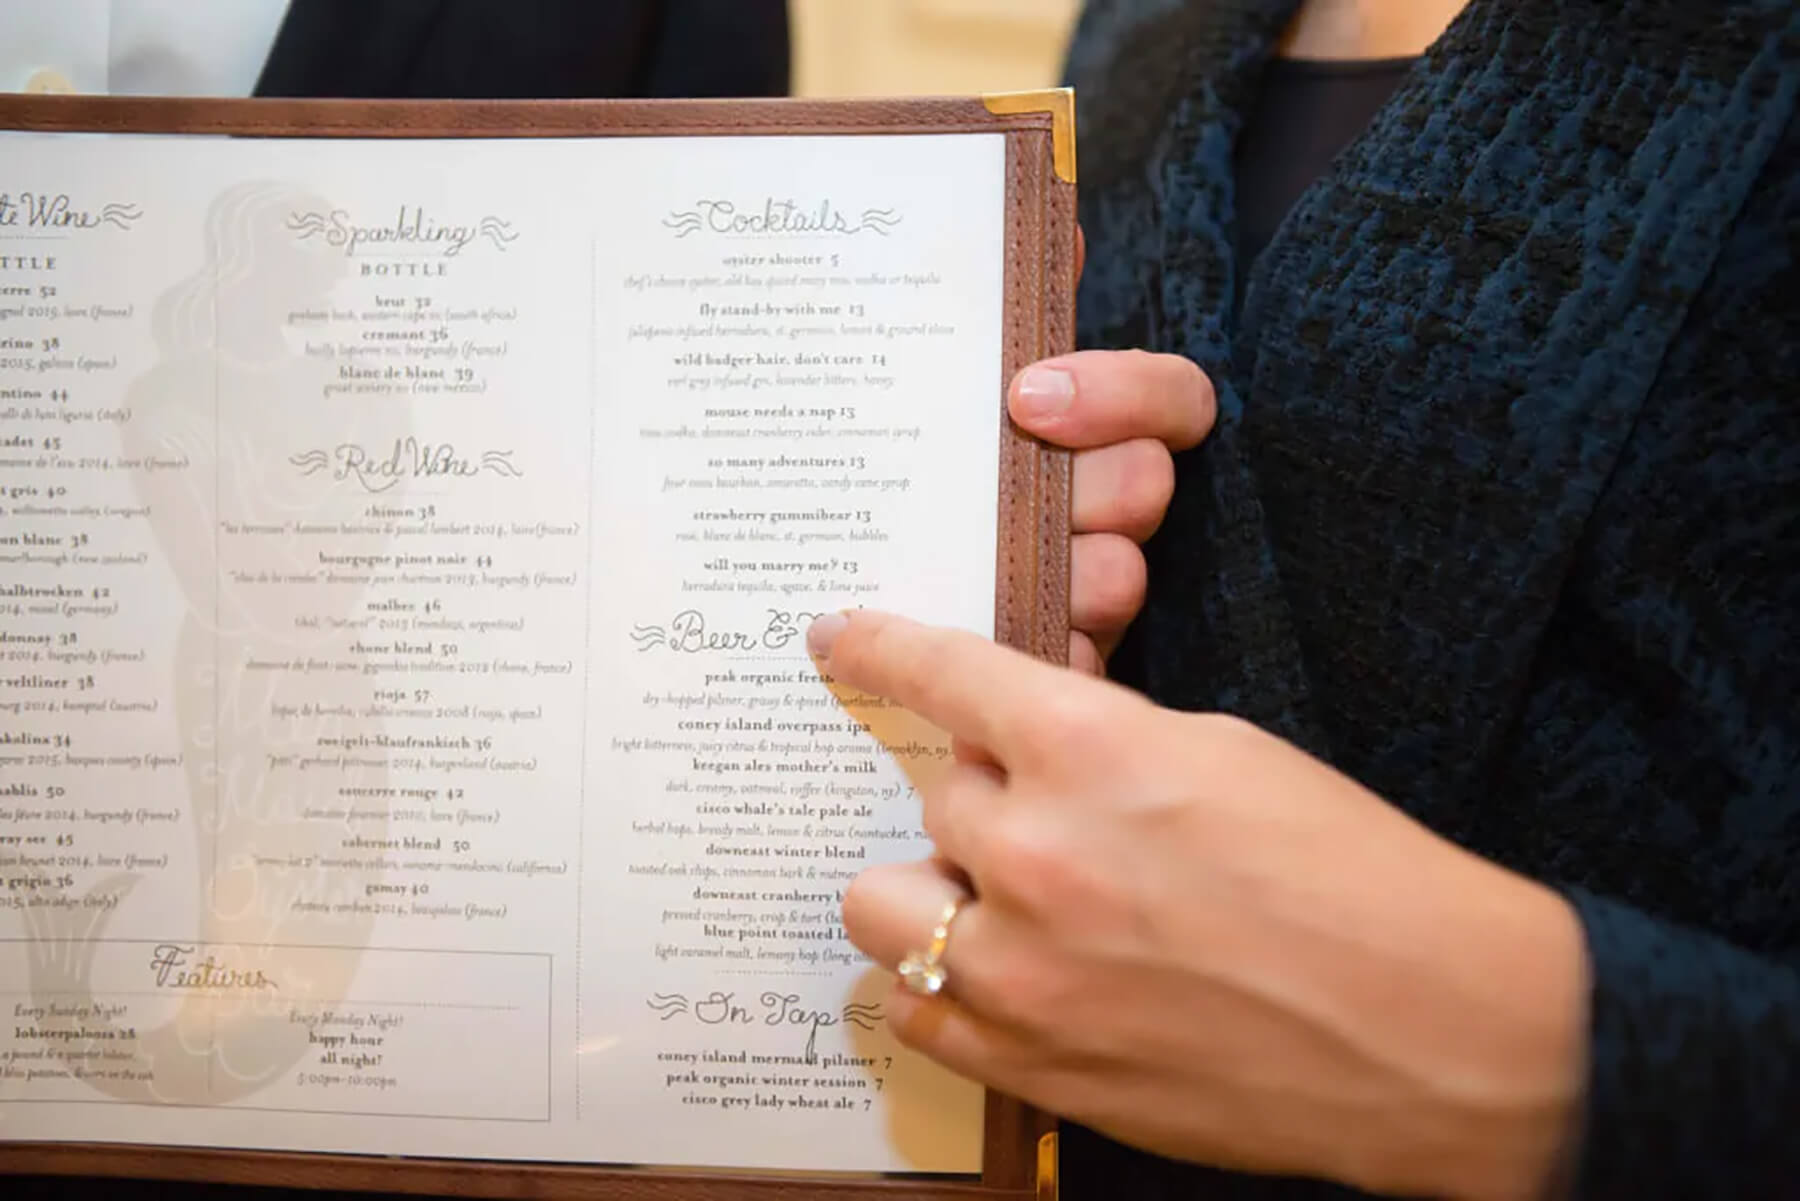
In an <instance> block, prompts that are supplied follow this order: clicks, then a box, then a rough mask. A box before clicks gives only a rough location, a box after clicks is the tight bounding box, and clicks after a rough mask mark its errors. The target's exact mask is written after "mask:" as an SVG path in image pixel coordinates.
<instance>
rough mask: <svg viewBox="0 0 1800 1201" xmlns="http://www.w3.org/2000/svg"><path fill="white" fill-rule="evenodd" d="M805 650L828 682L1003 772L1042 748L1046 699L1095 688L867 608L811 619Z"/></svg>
mask: <svg viewBox="0 0 1800 1201" xmlns="http://www.w3.org/2000/svg"><path fill="white" fill-rule="evenodd" d="M807 648H808V649H809V650H810V651H811V652H812V653H813V656H814V657H815V658H816V659H818V660H819V662H820V663H821V665H822V666H823V668H824V669H825V671H826V672H827V673H828V674H829V675H830V676H831V677H832V678H833V679H835V680H837V681H840V682H842V683H844V684H847V685H849V686H850V687H852V688H857V689H860V690H861V691H864V692H868V693H872V694H874V695H876V696H881V697H886V698H887V699H889V700H891V701H894V702H896V703H897V704H899V705H901V706H903V707H904V708H906V709H909V710H911V711H912V712H913V713H916V714H917V715H919V716H920V717H922V718H924V719H925V720H926V721H928V722H930V723H932V724H933V725H935V726H937V727H938V728H939V729H941V730H943V731H944V732H946V733H948V734H951V735H953V736H955V737H957V738H961V739H964V740H966V741H968V742H971V743H974V744H976V745H977V746H980V747H982V748H983V749H985V750H986V751H987V752H988V753H989V754H991V755H993V756H994V757H995V758H996V759H998V760H999V762H1000V765H1001V766H1002V767H1003V768H1010V767H1012V766H1014V765H1015V763H1017V762H1018V761H1019V760H1020V759H1021V758H1029V757H1031V756H1032V755H1033V753H1034V752H1036V751H1037V750H1038V749H1039V748H1043V747H1045V746H1046V738H1045V734H1046V733H1047V732H1048V731H1046V730H1045V728H1044V727H1045V725H1046V724H1047V723H1046V722H1045V721H1044V720H1042V719H1043V715H1044V714H1043V711H1044V709H1045V708H1046V705H1045V701H1046V698H1054V697H1056V696H1057V695H1058V694H1059V693H1064V692H1066V691H1067V690H1069V689H1079V688H1089V687H1095V686H1096V685H1095V684H1094V682H1093V681H1091V680H1088V679H1086V678H1085V677H1082V676H1078V675H1076V674H1075V673H1073V672H1070V671H1067V670H1065V669H1061V668H1057V667H1054V666H1052V665H1050V664H1048V663H1044V662H1041V661H1039V660H1036V659H1033V658H1031V657H1030V656H1028V655H1025V654H1022V653H1020V652H1018V651H1015V650H1011V649H1009V648H1007V647H1003V646H1000V645H998V644H997V643H994V642H992V641H990V640H988V639H986V638H983V637H981V636H979V635H977V634H971V633H968V632H967V631H963V630H952V629H945V628H942V627H938V626H926V625H921V624H919V623H918V622H915V621H910V620H908V619H906V618H903V617H896V616H893V615H891V614H887V613H873V612H869V611H867V610H858V611H856V612H855V613H851V614H838V613H834V614H828V615H826V616H824V617H821V618H819V619H818V620H817V621H815V622H814V623H813V625H812V628H811V629H810V630H809V631H808V632H807ZM1052 724H1053V723H1052ZM1053 737H1054V736H1052V738H1053Z"/></svg>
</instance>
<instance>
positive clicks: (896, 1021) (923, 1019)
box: [888, 1005, 938, 1051]
mask: <svg viewBox="0 0 1800 1201" xmlns="http://www.w3.org/2000/svg"><path fill="white" fill-rule="evenodd" d="M937 1021H938V1017H937V1015H936V1014H935V1013H933V1012H932V1010H931V1007H930V1006H927V1005H908V1006H906V1007H905V1008H904V1009H902V1010H901V1011H900V1012H898V1013H895V1014H893V1015H892V1016H891V1018H890V1020H889V1022H888V1027H889V1029H891V1030H892V1031H893V1032H894V1039H895V1041H896V1042H898V1043H899V1044H900V1045H901V1046H903V1047H905V1048H906V1049H907V1050H909V1051H926V1050H929V1049H930V1046H931V1031H932V1030H933V1028H934V1027H935V1026H936V1024H937Z"/></svg>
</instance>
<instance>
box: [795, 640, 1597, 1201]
mask: <svg viewBox="0 0 1800 1201" xmlns="http://www.w3.org/2000/svg"><path fill="white" fill-rule="evenodd" d="M809 643H810V645H811V647H812V650H813V653H814V654H815V656H816V657H817V658H818V659H819V662H820V665H821V668H822V670H823V671H824V672H825V673H826V675H827V676H828V677H830V678H831V679H832V680H833V682H834V686H835V687H837V688H838V689H839V690H840V691H842V692H846V693H848V694H852V695H853V694H856V693H859V692H861V693H870V694H876V695H879V696H882V697H886V698H889V699H890V700H891V701H893V702H895V703H898V704H899V705H902V706H904V707H906V708H908V709H911V710H912V711H914V712H915V713H917V714H919V715H920V716H921V717H923V718H925V719H926V720H929V721H931V722H933V723H935V724H936V725H938V726H939V727H940V728H942V729H944V730H947V731H948V732H949V733H951V734H952V735H954V736H955V737H956V739H957V742H958V763H957V765H956V766H955V767H953V768H952V769H951V770H950V771H948V772H947V773H946V774H945V775H944V776H943V777H942V778H941V780H940V781H938V782H937V783H935V784H934V785H932V786H931V787H929V788H928V789H927V791H926V792H925V793H924V794H923V801H924V824H925V828H926V830H927V831H928V833H929V834H930V836H931V838H932V840H933V842H934V843H935V846H936V850H937V852H938V855H939V856H940V858H939V859H936V860H933V861H930V862H927V863H921V864H912V865H897V866H891V867H877V868H872V869H870V870H868V871H866V872H865V873H863V875H862V876H861V877H859V878H858V880H857V881H856V882H855V884H854V886H853V887H852V888H851V890H850V892H849V895H848V896H847V897H846V899H845V905H844V921H845V926H846V929H847V930H848V932H849V934H850V937H851V938H852V939H853V940H854V941H855V942H856V944H857V945H858V946H859V947H861V948H862V949H863V950H864V951H865V952H866V953H868V954H869V955H870V956H871V957H872V958H874V959H875V960H876V961H877V962H879V963H881V964H883V965H885V966H887V967H889V968H890V969H891V968H894V967H895V966H896V965H897V963H898V962H899V961H900V959H901V958H902V957H903V956H904V955H905V954H906V953H907V952H908V951H911V950H914V949H917V948H920V947H922V946H923V945H924V944H925V942H926V940H927V938H928V936H929V932H930V930H931V927H932V925H933V923H934V922H935V921H936V920H937V918H938V916H939V914H940V913H941V911H942V910H943V907H944V905H945V903H946V902H947V901H948V900H951V899H953V898H956V897H958V896H960V895H962V894H963V893H964V891H965V890H967V891H969V892H972V894H973V898H974V899H973V900H971V901H970V902H969V903H968V904H966V905H965V907H964V908H963V909H962V911H961V913H960V914H959V916H958V917H957V918H956V919H955V921H954V922H953V924H952V926H951V933H950V938H949V944H948V950H947V952H946V954H945V957H944V961H943V962H944V964H945V966H946V968H947V970H948V980H949V983H948V985H947V988H946V992H945V994H944V995H942V996H938V997H930V998H925V997H920V996H916V995H914V994H912V993H911V992H909V991H906V990H897V991H896V993H895V996H894V1000H893V1003H892V1005H891V1007H890V1010H889V1012H890V1016H891V1019H892V1021H893V1024H894V1027H895V1029H896V1031H897V1034H898V1036H899V1037H900V1038H901V1039H902V1040H903V1041H904V1042H906V1043H907V1044H909V1045H911V1046H913V1047H916V1048H918V1049H919V1050H921V1051H923V1052H924V1053H925V1054H927V1055H929V1056H931V1057H933V1058H934V1059H937V1060H939V1061H940V1062H942V1063H944V1064H945V1065H947V1066H948V1067H950V1068H951V1069H953V1070H955V1071H957V1072H959V1073H961V1074H963V1075H965V1076H968V1077H971V1078H973V1079H975V1080H978V1081H981V1082H982V1083H984V1084H986V1085H988V1086H990V1087H993V1088H996V1089H998V1090H1001V1091H1003V1092H1005V1093H1009V1094H1011V1095H1014V1096H1017V1097H1020V1098H1022V1099H1024V1100H1026V1101H1028V1102H1031V1103H1033V1104H1035V1105H1037V1106H1039V1107H1041V1108H1044V1109H1047V1110H1050V1111H1052V1112H1055V1113H1058V1114H1062V1115H1064V1116H1067V1117H1069V1118H1071V1119H1074V1120H1077V1121H1080V1122H1082V1123H1084V1124H1087V1125H1090V1126H1092V1127H1094V1128H1095V1129H1098V1130H1101V1131H1103V1132H1106V1133H1108V1134H1110V1135H1112V1136H1113V1137H1116V1138H1118V1139H1120V1140H1122V1141H1125V1142H1129V1143H1132V1144H1135V1145H1137V1146H1139V1147H1142V1148H1144V1149H1147V1150H1150V1151H1154V1152H1158V1153H1161V1154H1165V1155H1169V1156H1172V1157H1178V1158H1186V1159H1191V1160H1196V1161H1202V1162H1207V1163H1212V1164H1217V1165H1221V1166H1225V1167H1230V1168H1236V1169H1239V1170H1249V1171H1262V1172H1273V1173H1282V1174H1296V1175H1306V1176H1315V1177H1323V1178H1330V1179H1336V1180H1339V1181H1341V1182H1344V1183H1348V1184H1352V1185H1355V1186H1360V1187H1362V1188H1367V1189H1374V1190H1377V1191H1383V1192H1396V1193H1400V1194H1420V1195H1436V1196H1445V1197H1457V1198H1474V1199H1483V1201H1485V1199H1486V1198H1497V1199H1498V1198H1506V1199H1511V1198H1527V1197H1535V1196H1538V1195H1540V1192H1539V1190H1540V1189H1541V1188H1542V1187H1543V1185H1544V1183H1545V1181H1546V1179H1547V1178H1548V1176H1549V1175H1550V1173H1551V1171H1552V1168H1553V1166H1554V1164H1555V1161H1556V1158H1557V1156H1558V1155H1559V1153H1561V1151H1562V1150H1563V1148H1564V1144H1565V1141H1566V1139H1567V1138H1568V1136H1569V1134H1570V1129H1571V1127H1572V1125H1574V1122H1575V1114H1576V1112H1577V1110H1578V1106H1579V1097H1580V1093H1581V1084H1582V1081H1583V1079H1584V1063H1585V1001H1586V962H1585V951H1584V946H1583V941H1582V937H1581V932H1580V928H1579V924H1578V922H1577V919H1576V918H1575V916H1574V913H1573V911H1572V910H1571V909H1570V908H1569V906H1568V905H1567V904H1566V903H1565V902H1564V901H1563V900H1562V899H1561V898H1560V897H1558V896H1557V895H1556V894H1554V893H1552V892H1551V891H1549V890H1548V889H1545V888H1543V887H1540V886H1539V885H1536V884H1534V883H1532V882H1530V881H1527V880H1524V879H1522V878H1520V877H1517V876H1514V875H1512V874H1510V873H1508V872H1506V871H1504V870H1502V869H1501V868H1499V867H1497V866H1494V865H1493V864H1490V863H1488V862H1486V861H1484V860H1481V859H1478V858H1476V857H1474V856H1472V855H1469V854H1467V853H1465V852H1463V851H1461V850H1459V849H1458V848H1456V847H1454V846H1453V845H1451V844H1449V843H1447V842H1445V841H1443V840H1442V839H1440V838H1438V837H1436V836H1435V835H1433V834H1431V833H1430V832H1429V831H1427V830H1425V829H1424V828H1423V827H1421V826H1419V825H1418V824H1416V823H1415V822H1413V821H1412V820H1411V819H1409V818H1407V817H1406V816H1404V815H1403V814H1401V813H1400V812H1399V811H1398V810H1397V809H1395V808H1393V807H1391V806H1390V805H1388V804H1386V803H1385V802H1383V801H1382V800H1381V799H1380V798H1378V797H1376V796H1374V795H1372V794H1371V793H1369V792H1367V791H1365V790H1364V789H1363V788H1361V787H1359V786H1358V785H1357V784H1356V783H1354V782H1353V781H1351V780H1349V779H1348V778H1346V777H1344V776H1342V775H1340V774H1339V773H1337V772H1335V771H1333V770H1332V769H1330V768H1329V767H1327V766H1325V765H1324V764H1321V763H1319V762H1318V761H1316V760H1314V759H1312V758H1310V757H1308V756H1307V755H1305V754H1303V753H1301V752H1300V751H1298V750H1296V749H1295V748H1293V747H1292V746H1290V745H1289V744H1287V743H1285V742H1283V741H1281V740H1279V739H1277V738H1274V737H1272V736H1270V735H1268V734H1265V733H1263V732H1261V731H1259V730H1257V729H1255V728H1253V727H1251V726H1249V725H1247V724H1245V723H1243V722H1240V721H1238V720H1235V719H1232V718H1227V717H1220V716H1203V715H1193V714H1181V713H1175V712H1172V711H1168V710H1163V709H1159V708H1156V707H1155V706H1153V705H1151V704H1150V703H1148V702H1147V701H1145V700H1143V699H1142V698H1140V697H1137V696H1136V695H1135V694H1132V693H1129V692H1126V691H1125V690H1123V689H1120V688H1118V687H1116V686H1114V685H1111V684H1108V683H1106V682H1103V681H1099V680H1094V679H1090V678H1086V677H1084V676H1081V675H1078V674H1076V673H1074V672H1071V671H1067V670H1063V669H1060V668H1056V667H1052V666H1050V665H1048V664H1044V663H1040V662H1037V661H1035V660H1032V659H1029V658H1027V657H1025V656H1023V655H1020V654H1017V653H1014V652H1012V651H1010V650H1006V649H1004V648H1001V647H998V646H996V645H995V644H993V643H991V642H989V641H987V640H986V639H982V638H978V637H975V636H974V635H970V634H964V633H959V632H953V631H947V630H939V629H933V628H927V627H923V626H919V625H916V624H914V623H911V622H908V621H905V620H902V619H899V618H894V617H889V616H885V615H881V614H875V613H866V612H859V613H857V614H854V615H850V616H844V615H833V616H830V617H825V618H821V619H820V620H819V621H818V622H816V623H815V624H814V627H813V630H812V633H811V635H810V637H809Z"/></svg>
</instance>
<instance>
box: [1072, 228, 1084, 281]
mask: <svg viewBox="0 0 1800 1201" xmlns="http://www.w3.org/2000/svg"><path fill="white" fill-rule="evenodd" d="M1086 270H1087V234H1086V233H1085V232H1083V231H1082V228H1081V226H1079V225H1077V226H1076V227H1075V280H1076V282H1077V283H1079V282H1081V273H1082V272H1083V271H1086Z"/></svg>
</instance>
